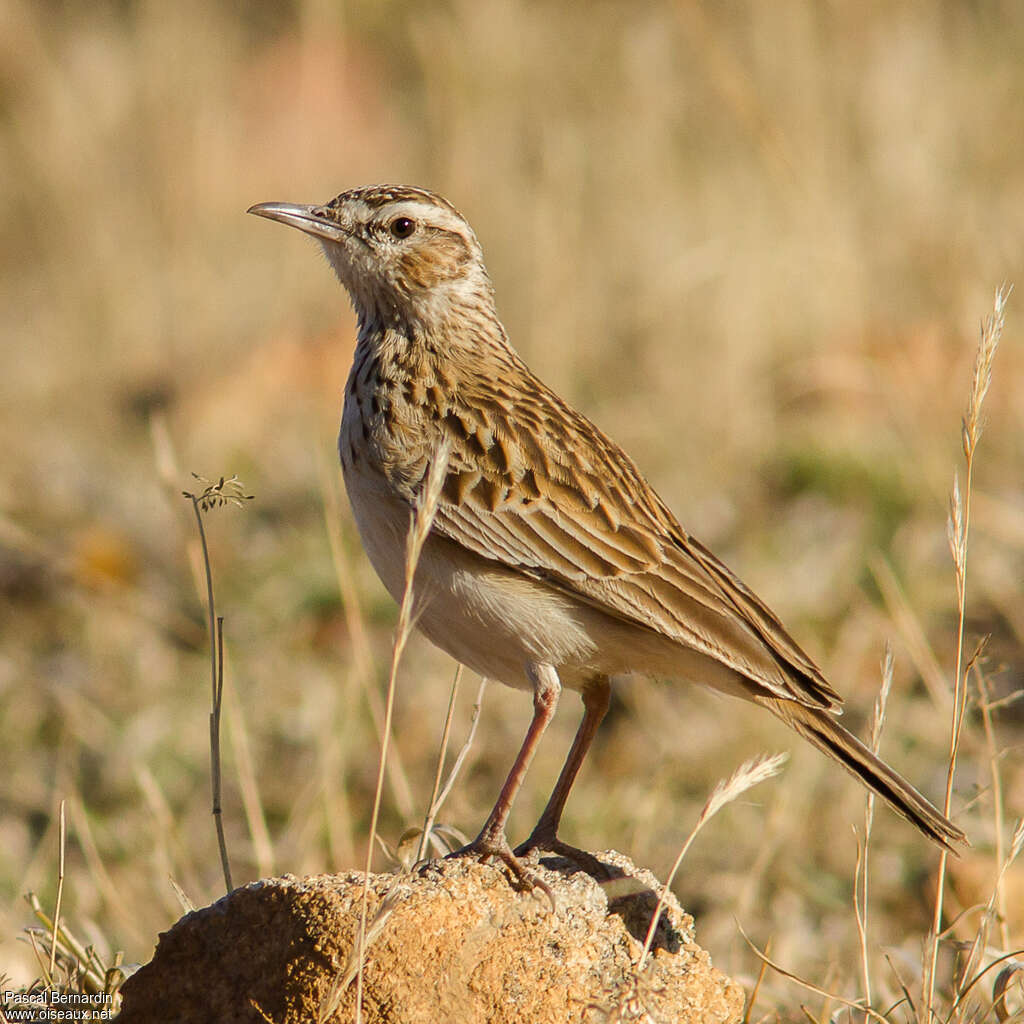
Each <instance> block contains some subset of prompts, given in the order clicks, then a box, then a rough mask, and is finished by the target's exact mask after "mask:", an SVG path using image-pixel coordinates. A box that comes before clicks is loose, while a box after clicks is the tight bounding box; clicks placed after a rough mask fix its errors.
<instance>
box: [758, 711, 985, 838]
mask: <svg viewBox="0 0 1024 1024" xmlns="http://www.w3.org/2000/svg"><path fill="white" fill-rule="evenodd" d="M757 700H758V703H759V704H763V705H764V706H765V707H766V708H768V709H769V710H770V711H771V712H772V713H773V714H775V715H777V716H778V717H779V718H781V719H782V720H783V721H784V722H785V723H786V724H787V725H788V726H790V727H791V728H793V729H795V730H796V731H797V732H798V733H800V735H801V736H803V737H804V739H806V740H808V741H810V742H811V743H813V744H814V745H815V746H816V747H817V748H818V749H819V750H821V751H824V753H826V754H828V756H829V757H831V758H833V759H834V760H836V761H838V762H839V763H840V764H841V765H842V766H843V767H844V768H845V769H846V770H847V771H848V772H850V774H852V775H855V776H856V777H857V778H858V779H860V780H861V782H863V783H864V785H865V786H867V787H868V788H869V789H872V790H874V792H875V793H877V794H878V795H879V796H880V797H881V798H882V799H883V800H884V801H885V802H886V803H887V804H888V805H889V806H890V807H891V808H892V809H893V810H894V811H895V812H896V813H897V814H899V815H900V816H901V817H903V818H906V820H907V821H909V822H910V823H911V824H912V825H914V826H915V827H916V828H918V829H920V831H921V832H922V833H924V835H926V836H927V837H928V838H929V839H930V840H931V841H932V842H933V843H937V844H938V845H939V846H942V847H945V849H947V850H949V851H950V852H951V853H954V854H955V853H956V852H957V851H956V850H955V848H954V847H953V843H966V842H967V837H966V836H965V835H964V833H963V832H962V831H961V830H960V829H959V828H957V827H956V825H954V824H953V822H951V821H950V820H949V819H948V818H947V817H946V816H945V815H944V814H943V813H942V812H941V811H940V810H939V809H938V808H937V807H935V806H934V805H933V804H932V803H930V802H929V801H928V800H926V799H925V798H924V797H923V796H922V795H921V794H920V793H918V791H917V790H916V789H914V787H913V786H912V785H911V784H910V783H909V782H907V780H906V779H905V778H903V776H902V775H900V774H899V773H898V772H896V771H894V770H893V769H892V768H890V767H889V766H888V765H887V764H886V763H885V762H884V761H882V760H881V759H880V758H878V757H876V756H875V755H874V754H872V753H871V751H870V750H869V749H868V748H867V747H866V746H864V744H863V743H861V741H860V740H859V739H857V737H856V736H854V735H853V733H851V732H849V731H848V730H846V729H844V728H843V727H842V726H841V725H840V724H839V723H838V722H837V721H836V720H835V719H834V718H833V717H832V715H831V714H829V713H828V712H827V711H822V710H819V709H818V708H813V707H807V706H806V705H803V704H797V703H796V702H795V701H789V700H774V699H772V698H770V697H761V698H757Z"/></svg>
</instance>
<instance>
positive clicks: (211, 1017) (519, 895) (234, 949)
mask: <svg viewBox="0 0 1024 1024" xmlns="http://www.w3.org/2000/svg"><path fill="white" fill-rule="evenodd" d="M598 858H599V859H600V860H601V861H602V863H603V864H605V865H606V867H607V868H608V870H609V873H610V874H611V875H612V876H613V877H612V878H611V880H609V881H602V882H600V883H599V882H598V881H595V880H594V879H593V878H591V877H590V876H589V875H587V874H584V873H583V872H581V871H580V870H579V869H578V868H576V867H575V866H573V865H571V864H569V862H567V861H564V860H560V859H558V858H550V859H549V858H544V859H543V860H542V862H541V864H540V865H539V866H538V867H537V868H536V869H535V870H536V872H537V874H538V875H539V876H540V877H541V878H543V880H544V881H545V882H547V884H548V885H549V886H550V887H551V889H552V892H553V894H554V898H555V905H556V909H555V910H554V911H552V908H551V903H550V901H549V900H548V898H547V896H546V895H545V894H544V893H543V892H542V891H541V890H539V889H535V890H534V891H533V892H524V891H521V890H517V889H515V888H513V886H512V885H511V884H510V882H509V878H508V875H507V873H506V872H505V870H504V869H502V868H498V867H494V866H491V865H484V864H479V863H476V862H475V861H471V860H465V859H462V860H451V861H441V862H432V863H430V864H429V865H427V866H426V867H424V868H422V869H421V870H419V871H414V872H413V873H412V874H404V875H373V876H371V878H370V901H369V907H368V918H367V956H366V966H365V971H364V976H363V1020H364V1021H365V1022H366V1024H383V1022H396V1024H397V1022H402V1024H406V1022H409V1024H415V1022H419V1021H424V1022H431V1024H435V1022H444V1021H457V1022H459V1024H476V1022H480V1024H484V1022H487V1024H512V1022H516V1024H567V1022H569V1021H573V1022H590V1021H592V1022H594V1024H597V1022H604V1021H634V1020H635V1021H651V1022H655V1024H662V1022H665V1024H669V1022H671V1024H691V1022H692V1024H727V1022H734V1021H738V1020H739V1019H740V1018H741V1016H742V1012H743V992H742V990H741V989H740V988H739V986H738V985H736V984H734V983H733V982H731V981H730V980H729V979H728V978H727V977H725V975H724V974H722V972H721V971H719V970H717V969H715V968H714V967H712V965H711V958H710V957H709V955H708V954H707V953H706V952H705V951H704V950H702V949H701V948H700V947H699V946H697V945H696V943H695V942H694V933H693V919H692V918H691V917H690V916H689V915H688V914H685V913H684V912H683V911H682V910H681V909H680V907H679V904H678V903H677V902H676V900H675V898H674V897H672V896H671V894H670V895H669V899H668V902H667V917H668V921H667V922H666V920H665V916H664V915H663V916H662V918H661V921H660V923H659V928H658V932H657V934H656V940H655V945H654V952H653V955H652V956H651V957H649V958H648V962H647V967H646V968H645V970H644V971H643V973H642V974H641V975H640V976H639V977H637V975H636V966H637V962H638V959H639V955H640V951H641V948H642V945H643V939H644V935H645V933H646V928H647V924H648V922H649V921H650V917H651V914H652V913H653V910H654V905H655V902H656V900H657V895H658V893H660V891H661V886H660V884H659V883H658V882H657V880H656V879H655V878H654V876H653V875H651V873H650V872H648V871H644V870H642V869H639V868H637V867H636V866H635V865H634V864H633V863H632V862H631V861H630V860H629V859H628V858H626V857H623V856H622V855H620V854H618V853H615V852H613V851H612V852H608V853H602V854H598ZM362 888H363V876H362V874H361V873H357V872H352V873H349V874H345V875H319V876H316V877H313V878H302V879H299V878H293V877H291V876H285V877H284V878H275V879H270V880H265V881H260V882H254V883H252V884H251V885H247V886H245V887H243V888H241V889H236V890H235V891H234V892H232V893H231V894H230V895H228V896H225V897H224V898H223V899H221V900H218V901H217V902H216V903H214V904H213V905H212V906H209V907H206V908H204V909H202V910H197V911H195V912H193V913H191V914H188V915H187V916H185V917H183V918H182V919H181V920H180V921H179V922H178V923H177V924H176V925H174V927H173V928H171V930H170V931H168V932H165V933H164V934H163V935H161V937H160V942H159V945H158V946H157V949H156V953H155V955H154V957H153V960H152V961H151V962H150V963H149V964H146V965H145V966H144V967H142V968H140V969H139V970H138V972H136V974H134V975H133V976H132V977H131V978H129V979H128V980H127V981H126V982H125V984H124V988H123V989H122V994H123V997H124V1002H123V1009H122V1012H121V1014H120V1016H119V1018H118V1020H119V1021H121V1024H136V1022H146V1024H149V1022H153V1021H162V1022H166V1024H171V1022H174V1021H196V1022H200V1021H201V1022H203V1024H209V1022H214V1021H218V1022H235V1021H238V1022H242V1021H245V1022H247V1024H248V1022H255V1024H259V1022H265V1021H272V1022H273V1024H293V1022H294V1024H298V1022H300V1021H301V1022H310V1021H324V1022H327V1021H331V1022H346V1024H347V1022H350V1021H352V1020H353V1019H354V1007H355V998H356V982H355V980H354V979H350V978H346V971H347V968H348V967H350V966H352V961H353V960H354V959H355V958H354V955H353V943H354V939H355V936H356V935H357V934H358V929H359V916H360V905H361V904H360V901H361V898H362Z"/></svg>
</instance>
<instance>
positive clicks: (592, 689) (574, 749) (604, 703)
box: [515, 676, 612, 875]
mask: <svg viewBox="0 0 1024 1024" xmlns="http://www.w3.org/2000/svg"><path fill="white" fill-rule="evenodd" d="M611 692H612V688H611V684H610V683H609V681H608V677H607V676H596V677H595V678H594V679H592V680H590V681H589V682H588V683H587V685H586V686H585V687H584V689H583V721H581V722H580V727H579V729H577V730H576V738H575V739H574V740H573V741H572V746H571V747H570V748H569V754H568V756H567V757H566V759H565V764H564V765H563V766H562V772H561V774H560V775H559V776H558V781H557V782H556V783H555V788H554V789H553V790H552V791H551V797H550V798H549V799H548V805H547V807H545V808H544V813H543V814H542V815H541V816H540V820H539V821H538V822H537V824H536V825H535V826H534V829H533V831H532V832H531V833H530V837H529V839H527V840H526V842H525V843H522V844H520V845H519V846H517V847H516V849H515V854H516V856H517V857H523V856H525V855H526V854H527V853H529V852H530V851H531V850H550V851H551V852H552V853H557V854H559V855H560V856H562V857H567V858H568V859H569V860H572V861H575V862H576V863H577V864H579V865H580V866H581V867H582V868H583V869H584V870H585V871H587V872H588V873H591V874H594V873H595V871H596V873H597V874H599V875H600V874H605V873H606V871H605V869H604V868H603V866H602V865H601V862H600V861H598V860H597V858H596V857H594V856H593V855H592V854H589V853H587V852H586V851H585V850H579V849H577V848H576V847H575V846H570V845H569V844H568V843H563V842H562V841H561V840H560V839H559V838H558V824H559V822H560V821H561V820H562V811H563V810H564V809H565V801H566V800H567V799H568V798H569V790H571V789H572V784H573V783H574V782H575V781H576V774H577V773H578V772H579V770H580V765H582V764H583V759H584V758H585V757H586V756H587V751H588V750H589V749H590V744H591V742H593V739H594V736H595V734H596V733H597V728H598V726H599V725H600V724H601V721H602V719H603V718H604V716H605V715H606V714H607V712H608V703H609V701H610V699H611Z"/></svg>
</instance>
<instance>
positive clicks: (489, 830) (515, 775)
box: [449, 665, 571, 896]
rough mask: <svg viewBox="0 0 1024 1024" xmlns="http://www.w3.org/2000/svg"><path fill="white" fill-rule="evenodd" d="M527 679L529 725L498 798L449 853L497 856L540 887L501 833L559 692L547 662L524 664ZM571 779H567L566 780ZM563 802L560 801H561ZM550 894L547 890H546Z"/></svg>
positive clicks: (530, 882)
mask: <svg viewBox="0 0 1024 1024" xmlns="http://www.w3.org/2000/svg"><path fill="white" fill-rule="evenodd" d="M527 672H528V673H529V676H530V679H531V681H532V682H533V718H532V719H531V721H530V727H529V729H527V730H526V738H525V739H524V740H523V745H522V746H521V747H520V748H519V753H518V755H516V759H515V762H514V763H513V765H512V769H511V771H510V772H509V773H508V778H507V779H505V784H504V785H503V786H502V787H501V792H500V793H499V794H498V799H497V801H496V803H495V804H494V808H493V809H492V810H491V813H490V814H489V815H488V816H487V821H485V822H484V827H483V828H482V829H481V830H480V834H479V835H478V836H477V837H476V839H474V840H473V842H471V843H469V844H468V845H467V846H463V847H462V849H460V850H456V851H455V853H453V854H450V855H449V856H452V857H465V856H476V857H479V858H480V859H481V860H486V859H487V858H489V857H497V858H498V859H499V860H501V861H502V862H503V863H504V864H506V865H507V866H508V868H509V869H510V870H511V871H512V873H513V874H514V875H515V876H516V878H518V879H519V880H520V881H521V882H523V883H525V884H528V885H529V886H530V887H533V886H536V885H539V886H540V887H541V888H543V889H547V886H546V885H544V884H543V883H541V882H539V881H538V880H537V879H535V878H533V877H532V876H531V875H530V873H529V872H528V871H527V870H526V868H524V867H523V865H522V864H520V862H519V860H518V859H517V858H516V856H515V855H514V854H513V853H512V850H511V848H510V847H509V845H508V839H507V838H506V836H505V823H506V822H507V821H508V815H509V811H511V809H512V802H513V801H514V800H515V798H516V794H517V793H518V792H519V787H520V786H521V785H522V784H523V778H524V777H525V776H526V770H527V769H528V768H529V767H530V762H531V761H532V760H533V755H534V753H535V752H536V750H537V745H538V744H539V743H540V738H541V736H543V735H544V730H545V729H546V728H547V727H548V722H550V721H551V719H552V717H553V716H554V714H555V708H556V707H557V706H558V696H559V694H560V693H561V692H562V684H561V683H560V682H559V680H558V673H557V672H555V669H554V667H553V666H551V665H530V666H528V667H527ZM570 782H571V780H570ZM563 803H564V800H563ZM548 895H549V896H550V895H551V893H550V890H548Z"/></svg>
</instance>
